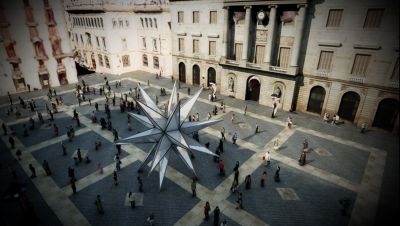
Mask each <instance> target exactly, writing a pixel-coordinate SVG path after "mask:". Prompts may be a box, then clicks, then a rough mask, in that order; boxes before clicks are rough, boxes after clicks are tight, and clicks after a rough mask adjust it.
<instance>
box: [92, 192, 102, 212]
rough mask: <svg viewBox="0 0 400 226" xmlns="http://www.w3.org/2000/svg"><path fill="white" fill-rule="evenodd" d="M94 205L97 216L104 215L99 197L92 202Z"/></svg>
mask: <svg viewBox="0 0 400 226" xmlns="http://www.w3.org/2000/svg"><path fill="white" fill-rule="evenodd" d="M94 204H95V205H96V209H97V212H98V213H99V214H102V213H104V209H103V203H102V201H101V198H100V195H97V197H96V200H95V201H94Z"/></svg>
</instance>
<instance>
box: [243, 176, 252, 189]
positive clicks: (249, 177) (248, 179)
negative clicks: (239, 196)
mask: <svg viewBox="0 0 400 226" xmlns="http://www.w3.org/2000/svg"><path fill="white" fill-rule="evenodd" d="M244 183H245V186H246V189H250V188H251V175H250V174H248V175H247V176H246V178H245V179H244Z"/></svg>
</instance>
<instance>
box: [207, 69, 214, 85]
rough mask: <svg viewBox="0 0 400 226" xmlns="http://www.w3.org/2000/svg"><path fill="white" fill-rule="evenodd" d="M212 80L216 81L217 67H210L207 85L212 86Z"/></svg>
mask: <svg viewBox="0 0 400 226" xmlns="http://www.w3.org/2000/svg"><path fill="white" fill-rule="evenodd" d="M210 82H212V83H214V84H215V83H216V72H215V69H214V68H212V67H210V68H209V69H208V72H207V86H210V85H211V84H210Z"/></svg>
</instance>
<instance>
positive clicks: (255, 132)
mask: <svg viewBox="0 0 400 226" xmlns="http://www.w3.org/2000/svg"><path fill="white" fill-rule="evenodd" d="M257 133H258V124H256V130H255V131H254V134H257Z"/></svg>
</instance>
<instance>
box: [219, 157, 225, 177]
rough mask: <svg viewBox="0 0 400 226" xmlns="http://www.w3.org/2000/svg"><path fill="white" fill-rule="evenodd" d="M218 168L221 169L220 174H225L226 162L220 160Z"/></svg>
mask: <svg viewBox="0 0 400 226" xmlns="http://www.w3.org/2000/svg"><path fill="white" fill-rule="evenodd" d="M218 169H219V175H220V176H225V164H224V162H223V161H222V160H219V163H218Z"/></svg>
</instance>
